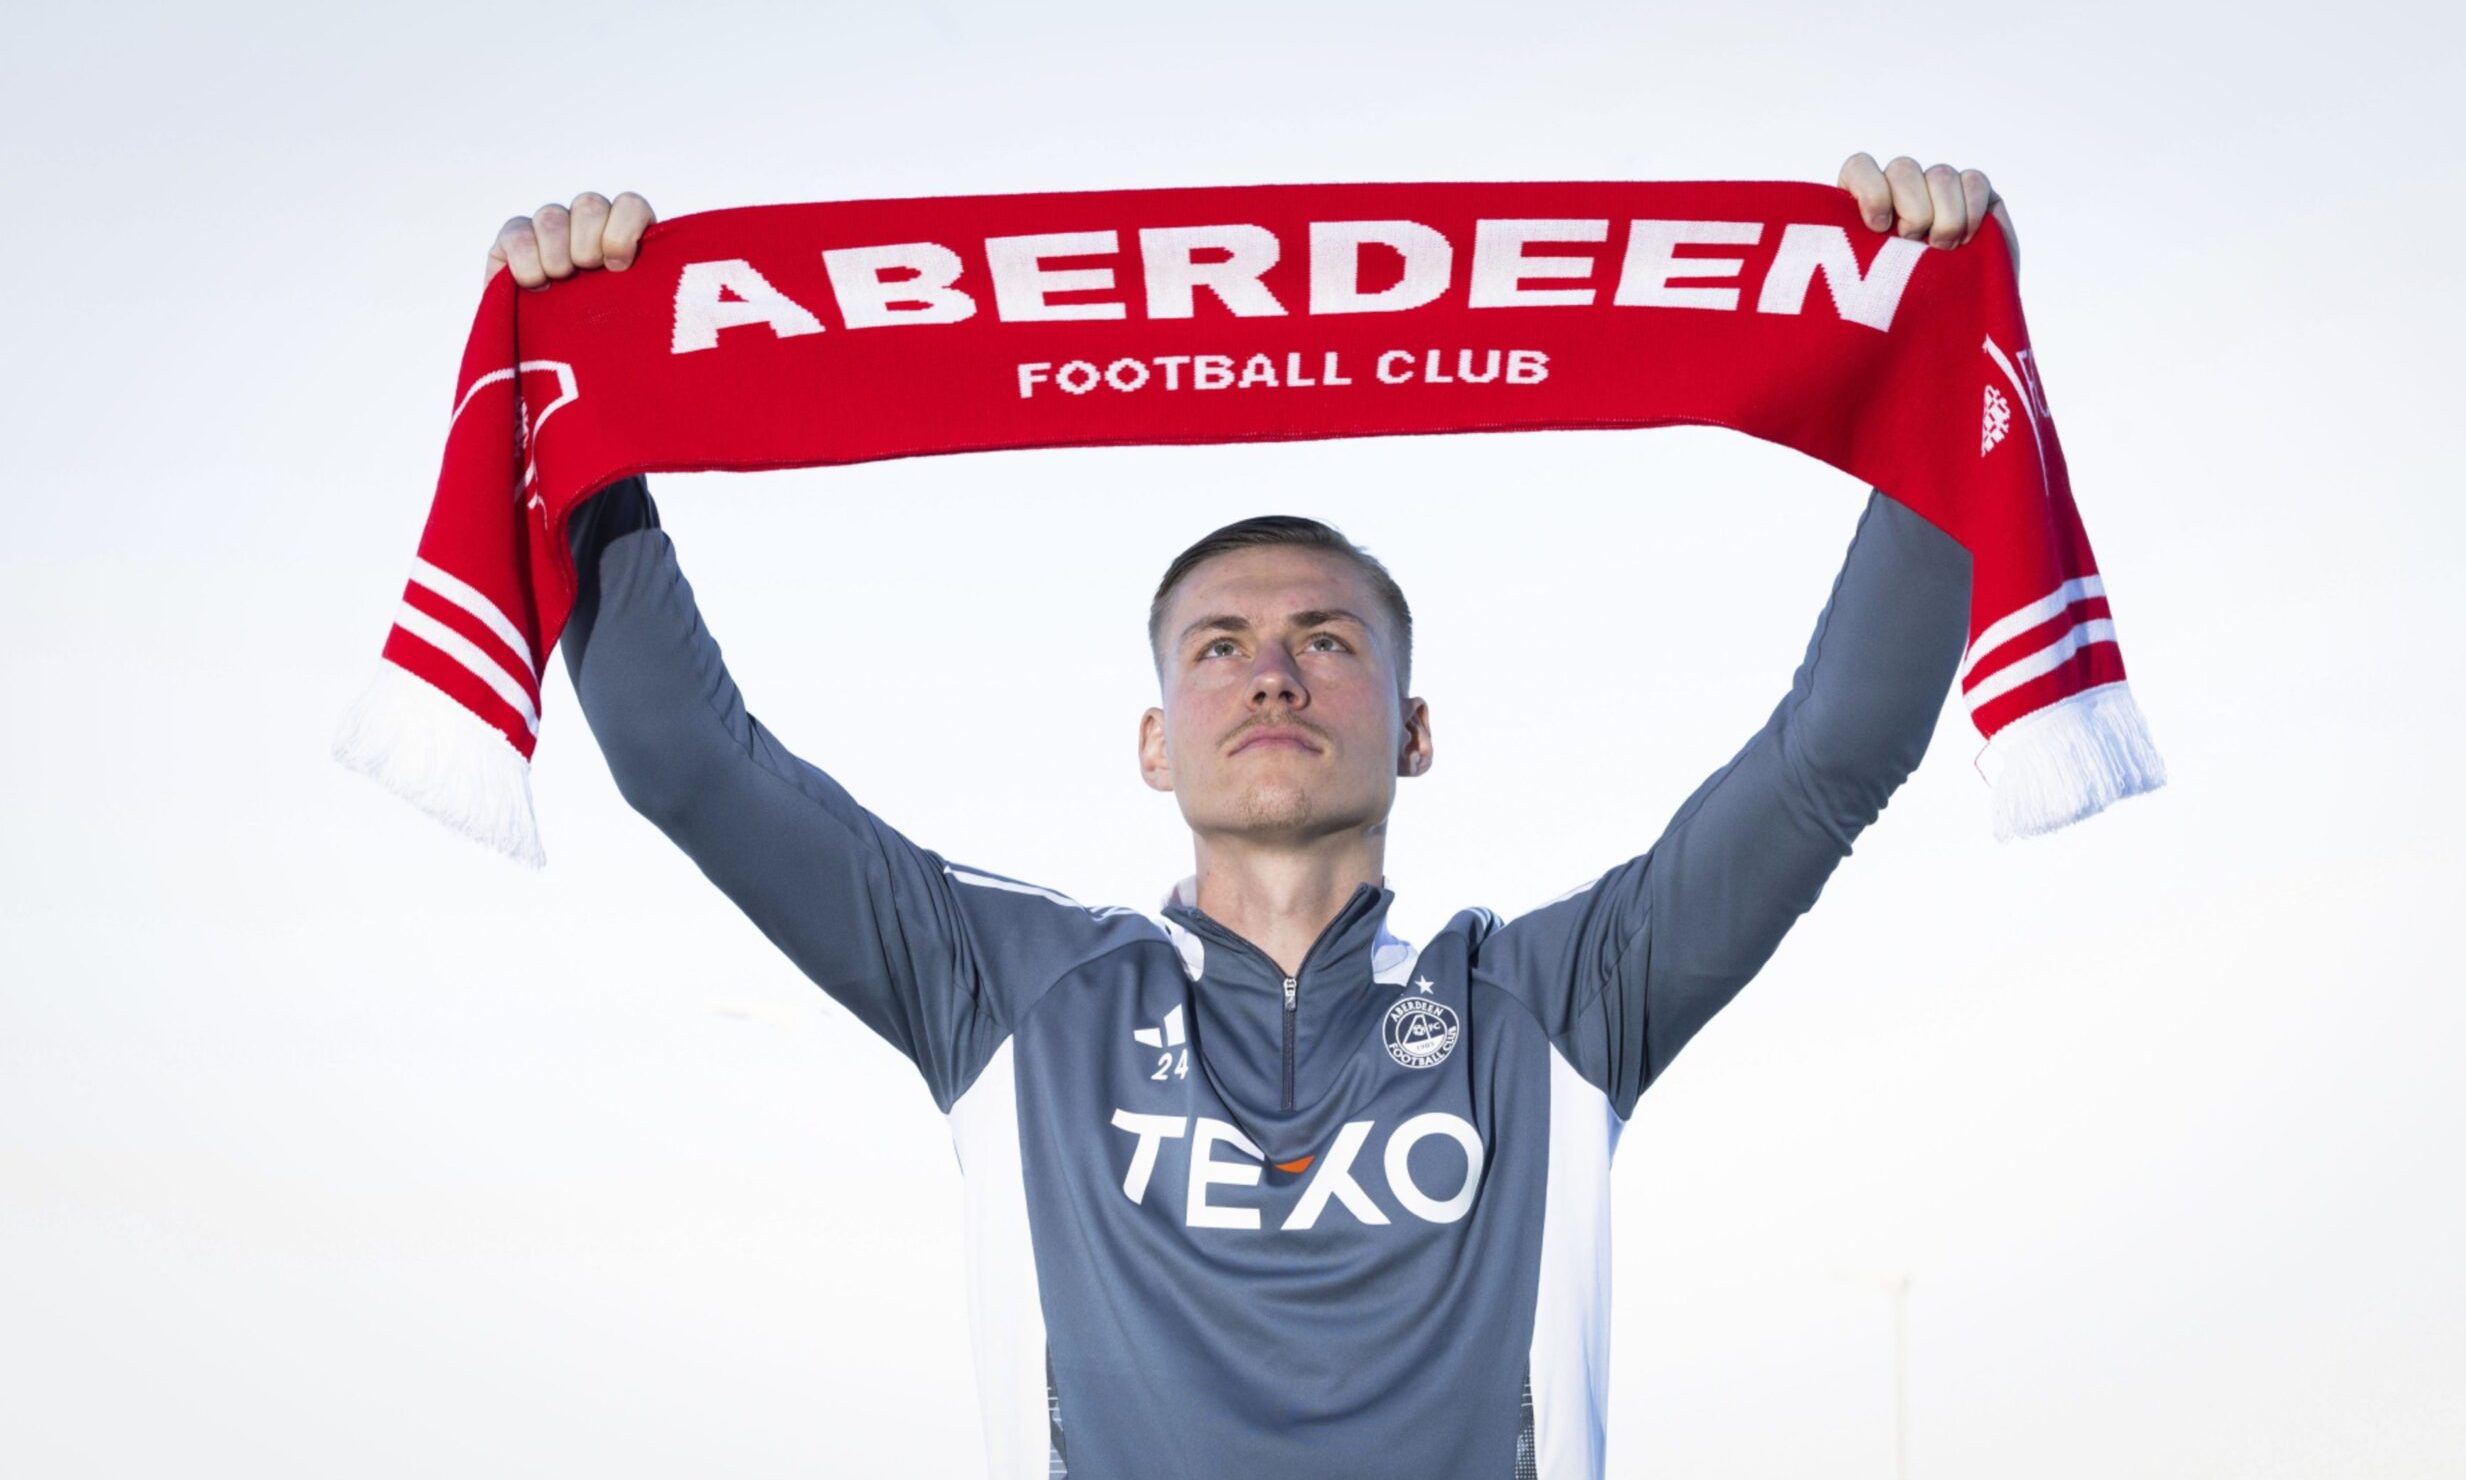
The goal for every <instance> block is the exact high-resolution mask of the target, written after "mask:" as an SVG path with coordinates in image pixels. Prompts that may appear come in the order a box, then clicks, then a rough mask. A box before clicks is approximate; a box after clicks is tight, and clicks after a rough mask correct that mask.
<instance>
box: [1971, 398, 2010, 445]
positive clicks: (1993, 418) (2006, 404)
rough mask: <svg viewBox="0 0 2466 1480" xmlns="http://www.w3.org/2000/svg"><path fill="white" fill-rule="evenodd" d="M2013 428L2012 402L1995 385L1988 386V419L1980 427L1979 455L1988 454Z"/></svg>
mask: <svg viewBox="0 0 2466 1480" xmlns="http://www.w3.org/2000/svg"><path fill="white" fill-rule="evenodd" d="M2011 430H2012V403H2011V402H2010V401H2007V400H2005V399H2004V393H2003V392H2002V391H1999V390H1997V389H1996V388H1995V387H1993V386H1988V387H1987V388H1986V420H1985V422H1984V423H1983V425H1981V427H1980V428H1979V443H1978V455H1979V456H1980V457H1984V456H1986V455H1987V454H1988V453H1990V452H1993V451H1994V450H1995V444H1996V443H1998V442H2001V441H2003V440H2004V437H2005V435H2006V434H2007V433H2009V432H2010V431H2011Z"/></svg>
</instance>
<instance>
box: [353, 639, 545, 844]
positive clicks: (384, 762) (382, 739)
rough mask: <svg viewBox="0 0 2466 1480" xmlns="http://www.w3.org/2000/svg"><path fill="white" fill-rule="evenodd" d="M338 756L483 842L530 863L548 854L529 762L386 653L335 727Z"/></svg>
mask: <svg viewBox="0 0 2466 1480" xmlns="http://www.w3.org/2000/svg"><path fill="white" fill-rule="evenodd" d="M334 759H336V760H338V761H340V762H342V763H343V764H344V765H346V766H348V767H350V768H351V769H352V770H354V771H357V772H359V773H360V774H361V775H363V776H366V777H368V778H370V779H371V780H373V781H375V782H376V783H377V784H378V785H380V786H382V787H384V788H385V789H386V790H388V791H390V792H392V793H394V794H395V795H396V796H398V797H401V798H402V799H403V800H404V801H407V802H409V803H410V804H411V805H412V806H414V807H417V808H419V809H420V810H421V811H423V812H426V813H427V814H428V815H429V816H431V817H434V818H436V819H437V820H438V821H439V822H442V823H444V824H445V825H446V826H448V827H450V828H452V829H454V830H455V831H456V832H459V833H461V834H462V835H463V836H464V837H467V838H470V839H471V840H472V841H474V842H477V843H483V844H485V845H487V846H488V847H491V848H494V849H496V850H497V851H498V852H500V853H502V854H504V855H505V856H507V857H508V858H511V859H514V860H515V861H516V862H519V863H523V864H527V865H529V866H530V867H532V868H541V867H544V866H545V865H546V864H547V862H548V855H547V854H546V853H545V852H543V851H541V848H540V845H539V822H538V819H537V818H536V817H534V816H533V815H532V811H531V763H530V762H529V761H527V760H525V759H523V756H522V752H521V751H519V750H516V749H515V748H514V747H513V746H512V745H510V744H508V743H507V742H506V739H505V737H504V736H503V735H500V734H498V733H497V731H496V728H495V727H494V726H492V725H490V724H489V723H488V722H487V721H486V720H483V719H481V718H480V717H479V716H478V715H476V714H473V713H472V712H471V711H470V710H468V709H465V708H463V707H462V706H461V705H459V704H457V703H455V702H454V701H453V700H451V699H449V698H447V697H446V696H445V695H443V694H441V693H438V692H437V691H436V690H435V689H433V688H431V687H429V686H428V685H427V684H426V683H424V682H422V681H421V680H420V679H419V678H418V677H417V676H416V675H414V674H412V673H410V672H408V671H406V670H404V669H402V668H398V667H396V666H395V665H394V664H392V663H388V662H384V661H379V662H378V664H377V671H376V673H375V674H374V675H373V676H372V677H370V679H369V681H368V687H366V688H364V689H362V690H361V691H360V695H359V697H358V698H356V699H354V700H352V701H351V707H350V708H349V709H348V710H346V711H344V713H343V717H342V724H341V725H340V726H339V727H338V728H337V729H336V730H335V732H334Z"/></svg>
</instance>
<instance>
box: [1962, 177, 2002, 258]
mask: <svg viewBox="0 0 2466 1480" xmlns="http://www.w3.org/2000/svg"><path fill="white" fill-rule="evenodd" d="M1961 203H1962V206H1963V208H1964V209H1965V210H1966V211H1967V212H1968V215H1969V230H1967V231H1966V232H1963V233H1962V234H1961V244H1962V245H1963V246H1967V245H1968V244H1969V239H1970V238H1971V237H1973V236H1976V235H1977V234H1978V229H1979V228H1980V227H1982V226H1984V225H1986V218H1987V207H1989V206H1991V205H1993V204H1995V187H1994V186H1992V185H1990V184H1988V183H1987V177H1986V172H1985V171H1984V170H1963V171H1961Z"/></svg>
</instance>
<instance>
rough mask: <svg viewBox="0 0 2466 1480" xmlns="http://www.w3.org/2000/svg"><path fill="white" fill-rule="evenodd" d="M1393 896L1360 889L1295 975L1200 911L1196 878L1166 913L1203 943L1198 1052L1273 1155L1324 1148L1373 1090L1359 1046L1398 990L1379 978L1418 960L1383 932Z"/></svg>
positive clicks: (1234, 1109) (1245, 1126)
mask: <svg viewBox="0 0 2466 1480" xmlns="http://www.w3.org/2000/svg"><path fill="white" fill-rule="evenodd" d="M1394 899H1395V894H1394V892H1393V891H1391V890H1389V889H1387V888H1386V887H1384V886H1383V885H1379V884H1367V883H1365V884H1358V885H1356V886H1354V889H1353V893H1352V895H1351V897H1350V898H1348V899H1346V900H1345V902H1344V904H1343V906H1342V907H1341V908H1339V909H1338V910H1337V911H1336V915H1335V918H1334V919H1332V920H1330V921H1328V922H1327V925H1326V926H1325V928H1323V929H1321V930H1320V932H1319V935H1318V938H1317V939H1316V940H1314V941H1312V942H1311V944H1310V949H1309V950H1308V951H1306V952H1305V953H1304V954H1303V956H1302V961H1301V966H1300V969H1299V970H1297V971H1295V972H1294V973H1292V974H1291V975H1290V976H1287V975H1286V973H1285V971H1284V970H1283V968H1281V967H1279V966H1278V965H1277V964H1276V963H1275V962H1274V961H1273V960H1271V959H1270V958H1269V957H1268V955H1267V953H1266V952H1265V951H1262V950H1260V949H1259V948H1258V947H1257V946H1256V945H1253V944H1252V943H1251V942H1250V941H1248V940H1247V939H1245V938H1243V937H1242V936H1241V935H1240V934H1239V933H1237V932H1235V931H1234V930H1233V929H1231V928H1230V927H1228V926H1226V925H1225V924H1224V923H1223V922H1221V921H1219V920H1217V919H1215V918H1214V917H1212V916H1210V915H1208V914H1207V913H1206V912H1204V911H1202V910H1201V909H1200V908H1199V907H1198V903H1197V887H1196V881H1195V878H1193V879H1184V880H1183V881H1182V883H1181V884H1180V885H1178V886H1176V888H1175V889H1174V891H1173V893H1172V895H1171V896H1170V897H1169V898H1168V899H1167V900H1166V901H1165V905H1164V916H1165V918H1166V919H1168V920H1170V921H1172V922H1173V923H1174V924H1177V925H1179V926H1181V927H1182V928H1183V929H1185V930H1187V931H1189V932H1190V934H1191V935H1192V936H1194V937H1196V938H1197V940H1198V941H1199V943H1200V946H1201V950H1200V951H1199V953H1198V962H1199V969H1198V972H1197V975H1196V979H1195V980H1194V981H1193V983H1192V988H1193V990H1192V994H1191V1001H1192V1013H1193V1018H1194V1026H1195V1028H1196V1031H1195V1032H1194V1034H1193V1038H1192V1050H1193V1052H1192V1057H1193V1058H1195V1059H1197V1060H1198V1062H1199V1064H1200V1067H1201V1069H1202V1071H1203V1072H1204V1073H1205V1074H1206V1076H1207V1079H1208V1081H1209V1083H1210V1084H1211V1085H1213V1086H1214V1088H1215V1090H1216V1093H1217V1095H1218V1097H1219V1098H1220V1099H1221V1100H1222V1101H1223V1102H1224V1104H1225V1107H1226V1109H1227V1111H1228V1112H1229V1113H1230V1114H1231V1116H1232V1119H1233V1121H1234V1123H1235V1124H1236V1125H1237V1126H1239V1127H1240V1129H1241V1130H1242V1132H1243V1133H1244V1134H1245V1135H1248V1136H1249V1137H1250V1138H1251V1139H1252V1140H1253V1141H1254V1142H1256V1143H1257V1144H1258V1145H1259V1147H1260V1148H1261V1151H1262V1153H1263V1154H1264V1155H1266V1156H1267V1158H1268V1160H1269V1161H1270V1162H1279V1161H1285V1160H1290V1159H1293V1156H1294V1155H1296V1154H1306V1153H1310V1152H1313V1151H1315V1150H1320V1149H1324V1147H1325V1145H1326V1141H1327V1138H1328V1136H1329V1135H1331V1134H1332V1133H1333V1131H1334V1129H1335V1128H1336V1126H1337V1125H1339V1124H1341V1122H1342V1120H1343V1118H1344V1115H1345V1113H1346V1112H1347V1111H1348V1110H1350V1109H1351V1108H1353V1107H1354V1106H1355V1105H1357V1104H1358V1103H1359V1101H1360V1100H1361V1099H1362V1098H1363V1097H1364V1096H1365V1095H1366V1094H1367V1093H1368V1092H1369V1091H1370V1090H1371V1089H1372V1088H1373V1087H1374V1085H1373V1083H1372V1082H1371V1081H1369V1080H1368V1079H1367V1078H1366V1077H1365V1075H1364V1073H1363V1071H1362V1070H1361V1068H1360V1056H1359V1054H1358V1053H1357V1052H1356V1050H1357V1049H1358V1048H1359V1047H1360V1045H1361V1044H1362V1043H1363V1042H1364V1041H1365V1035H1366V1037H1367V1041H1369V1042H1371V1043H1373V1044H1375V1042H1376V1041H1377V1038H1376V1027H1377V1020H1378V1017H1379V1015H1380V1014H1381V1013H1383V1012H1384V1011H1385V1010H1386V1007H1387V1001H1386V999H1387V997H1388V996H1389V995H1391V994H1390V993H1387V992H1384V991H1382V990H1381V989H1380V988H1379V987H1378V985H1377V984H1376V978H1377V976H1378V975H1379V974H1381V973H1383V972H1389V971H1392V970H1393V969H1394V968H1396V967H1397V966H1399V965H1401V964H1402V963H1403V962H1405V961H1407V960H1409V959H1410V958H1411V956H1412V948H1411V946H1410V945H1408V944H1407V943H1406V942H1404V941H1402V940H1399V939H1397V938H1396V937H1395V936H1394V935H1392V934H1390V933H1389V932H1388V930H1387V910H1388V906H1389V905H1390V904H1391V903H1392V902H1393V901H1394Z"/></svg>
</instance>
